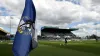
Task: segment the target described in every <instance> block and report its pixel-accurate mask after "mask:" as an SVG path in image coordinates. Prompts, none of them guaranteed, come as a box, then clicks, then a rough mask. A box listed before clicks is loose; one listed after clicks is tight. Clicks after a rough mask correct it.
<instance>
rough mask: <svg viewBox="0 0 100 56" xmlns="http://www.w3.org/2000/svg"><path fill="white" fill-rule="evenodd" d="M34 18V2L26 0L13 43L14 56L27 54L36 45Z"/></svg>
mask: <svg viewBox="0 0 100 56" xmlns="http://www.w3.org/2000/svg"><path fill="white" fill-rule="evenodd" d="M35 19H36V10H35V7H34V4H33V2H32V0H26V2H25V8H24V11H23V14H22V17H21V20H20V23H19V25H18V29H17V32H16V35H15V39H14V43H13V53H14V56H28V54H29V52H30V51H31V50H32V49H34V48H36V47H37V39H36V37H35Z"/></svg>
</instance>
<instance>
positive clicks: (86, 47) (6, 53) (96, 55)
mask: <svg viewBox="0 0 100 56" xmlns="http://www.w3.org/2000/svg"><path fill="white" fill-rule="evenodd" d="M9 42H11V41H3V42H2V43H0V56H13V54H12V45H9V44H7V43H9ZM60 44H61V45H60ZM63 44H64V42H62V41H39V46H38V47H37V48H36V49H34V50H32V51H31V52H30V56H100V42H97V43H96V42H95V41H90V40H89V41H82V42H79V41H71V42H68V45H63Z"/></svg>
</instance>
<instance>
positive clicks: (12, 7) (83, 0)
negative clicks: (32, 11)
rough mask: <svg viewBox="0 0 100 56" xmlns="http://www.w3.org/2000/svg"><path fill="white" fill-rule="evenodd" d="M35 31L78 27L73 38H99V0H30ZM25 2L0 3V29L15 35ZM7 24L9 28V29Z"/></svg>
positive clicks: (1, 0) (8, 0) (14, 0)
mask: <svg viewBox="0 0 100 56" xmlns="http://www.w3.org/2000/svg"><path fill="white" fill-rule="evenodd" d="M33 2H34V5H35V7H36V13H37V16H36V28H37V29H38V34H39V32H40V28H41V27H42V26H54V27H60V28H79V30H77V31H74V32H73V33H74V34H76V35H77V36H86V35H91V34H97V35H98V36H100V0H33ZM24 4H25V0H0V28H3V29H4V30H6V31H8V32H10V28H11V33H15V32H16V30H17V26H18V24H19V20H20V17H21V14H22V12H23V9H24ZM10 25H11V27H10Z"/></svg>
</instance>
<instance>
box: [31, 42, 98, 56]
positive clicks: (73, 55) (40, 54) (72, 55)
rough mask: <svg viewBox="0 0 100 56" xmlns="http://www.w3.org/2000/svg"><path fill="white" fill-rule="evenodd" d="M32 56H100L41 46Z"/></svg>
mask: <svg viewBox="0 0 100 56" xmlns="http://www.w3.org/2000/svg"><path fill="white" fill-rule="evenodd" d="M30 56H99V55H96V54H93V53H87V52H80V51H77V50H71V49H64V48H59V47H54V46H50V45H41V44H40V45H39V47H38V48H37V49H35V50H33V51H32V52H31V53H30Z"/></svg>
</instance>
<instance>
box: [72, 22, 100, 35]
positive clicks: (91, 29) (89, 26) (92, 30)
mask: <svg viewBox="0 0 100 56" xmlns="http://www.w3.org/2000/svg"><path fill="white" fill-rule="evenodd" d="M75 28H79V30H77V31H75V32H74V33H75V34H76V35H78V36H87V35H92V34H96V35H98V36H100V34H98V33H100V31H99V30H100V24H97V25H95V24H94V23H93V22H90V23H83V24H78V25H77V26H75Z"/></svg>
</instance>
